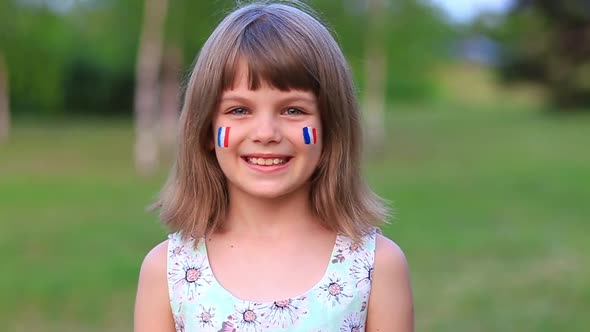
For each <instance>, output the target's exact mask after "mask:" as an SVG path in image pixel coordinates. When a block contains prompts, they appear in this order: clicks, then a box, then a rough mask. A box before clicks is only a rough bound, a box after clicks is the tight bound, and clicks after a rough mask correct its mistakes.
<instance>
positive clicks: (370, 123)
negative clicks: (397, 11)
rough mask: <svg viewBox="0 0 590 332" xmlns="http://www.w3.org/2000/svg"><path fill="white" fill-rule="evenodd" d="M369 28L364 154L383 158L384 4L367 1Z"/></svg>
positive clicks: (385, 95)
mask: <svg viewBox="0 0 590 332" xmlns="http://www.w3.org/2000/svg"><path fill="white" fill-rule="evenodd" d="M366 1H367V7H368V15H369V20H368V21H369V25H368V29H367V35H366V40H367V44H366V57H365V77H366V78H365V97H364V105H363V111H364V114H365V119H366V121H365V122H366V127H367V130H366V131H365V133H366V139H367V142H366V143H367V147H368V149H367V151H368V152H369V154H370V155H371V156H382V155H383V154H382V152H383V147H384V142H385V105H386V103H387V94H386V73H387V58H388V57H387V53H386V51H387V48H386V47H385V44H386V41H387V36H386V18H387V15H386V10H387V7H388V4H387V0H366Z"/></svg>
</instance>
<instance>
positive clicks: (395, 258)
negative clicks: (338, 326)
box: [367, 234, 414, 331]
mask: <svg viewBox="0 0 590 332" xmlns="http://www.w3.org/2000/svg"><path fill="white" fill-rule="evenodd" d="M371 287H372V292H371V297H370V302H369V308H370V309H369V313H368V317H367V319H368V321H367V324H368V326H371V329H375V328H380V327H383V328H384V329H385V330H388V329H389V328H392V327H395V330H396V331H412V330H413V322H414V313H413V299H412V291H411V285H410V276H409V268H408V263H407V261H406V256H405V254H404V252H403V251H402V249H401V248H400V247H399V246H398V245H397V244H396V243H395V242H393V241H392V240H390V239H389V238H387V237H385V236H383V235H382V234H377V235H376V238H375V262H374V274H373V280H372V286H371ZM384 308H387V309H384ZM392 312H394V313H395V314H392Z"/></svg>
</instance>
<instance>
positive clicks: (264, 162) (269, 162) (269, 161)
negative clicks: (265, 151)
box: [243, 157, 291, 166]
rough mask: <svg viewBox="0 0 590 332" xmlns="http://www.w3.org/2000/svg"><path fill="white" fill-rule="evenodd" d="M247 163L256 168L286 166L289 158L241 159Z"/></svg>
mask: <svg viewBox="0 0 590 332" xmlns="http://www.w3.org/2000/svg"><path fill="white" fill-rule="evenodd" d="M243 158H244V160H246V162H247V163H249V164H252V165H258V166H276V165H283V164H286V163H287V162H288V161H289V160H290V159H291V157H243Z"/></svg>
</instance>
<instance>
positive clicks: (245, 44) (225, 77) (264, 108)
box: [135, 2, 413, 332]
mask: <svg viewBox="0 0 590 332" xmlns="http://www.w3.org/2000/svg"><path fill="white" fill-rule="evenodd" d="M298 7H300V6H297V7H294V6H293V5H286V4H279V3H268V2H264V3H254V4H250V5H247V6H244V7H242V8H238V9H236V10H235V11H234V12H232V13H231V14H229V16H227V17H226V18H225V19H224V20H223V21H222V22H221V23H220V25H219V26H218V27H217V28H216V29H215V31H214V32H213V34H212V35H211V36H210V37H209V39H208V40H207V42H206V43H205V45H204V46H203V48H202V50H201V53H200V55H199V56H198V59H197V62H196V64H195V67H194V69H193V72H192V76H191V78H190V81H189V84H188V86H187V91H186V96H185V100H184V108H183V112H182V116H181V124H182V132H181V135H180V147H179V153H178V160H177V162H176V165H175V167H174V171H173V173H172V175H171V176H170V178H169V180H168V182H167V184H166V185H165V187H164V189H163V191H162V193H161V195H160V197H159V200H158V202H157V207H159V208H160V216H161V219H162V221H163V223H164V224H165V225H166V226H167V227H168V228H169V230H170V231H171V235H170V236H169V238H168V240H166V241H164V242H162V243H161V244H159V245H157V246H156V247H155V248H154V249H153V250H152V251H151V252H150V253H149V254H148V255H147V256H146V258H145V260H144V262H143V265H142V267H141V272H140V276H139V285H138V291H137V300H136V307H135V331H137V332H146V331H252V332H253V331H325V332H331V331H400V332H401V331H404V332H405V331H412V330H413V310H412V296H411V291H410V286H409V278H408V269H407V265H406V261H405V258H404V255H403V253H402V251H401V250H400V249H399V247H397V246H396V245H395V244H394V243H393V242H391V241H390V240H389V239H387V238H385V237H383V236H382V235H381V234H380V232H378V231H377V228H376V226H377V225H378V224H380V223H381V222H382V221H383V220H384V219H385V218H386V217H387V209H386V208H385V206H384V204H383V203H382V201H381V200H380V199H379V198H378V197H377V196H376V195H375V194H373V193H372V192H371V191H370V190H369V189H368V188H367V187H366V186H365V185H364V183H363V182H362V180H361V178H360V170H359V164H360V161H359V159H360V144H361V143H360V137H361V133H360V125H359V122H360V120H359V112H358V109H357V103H356V99H355V96H354V88H353V84H352V81H351V75H350V72H349V69H348V65H347V63H346V61H345V59H344V57H343V55H342V53H341V51H340V49H339V47H338V45H337V43H336V42H335V41H334V39H333V38H332V37H331V35H330V33H329V31H328V30H327V29H326V27H324V26H323V25H322V24H321V23H320V22H319V21H318V20H317V19H315V18H314V17H313V16H312V15H311V14H309V11H308V10H307V9H305V10H303V9H300V8H298Z"/></svg>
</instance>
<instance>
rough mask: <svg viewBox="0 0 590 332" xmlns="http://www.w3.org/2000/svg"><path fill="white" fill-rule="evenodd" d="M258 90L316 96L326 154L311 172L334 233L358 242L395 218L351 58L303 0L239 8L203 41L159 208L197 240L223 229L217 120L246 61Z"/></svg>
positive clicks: (316, 198) (314, 197) (317, 203)
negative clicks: (364, 155) (367, 165)
mask: <svg viewBox="0 0 590 332" xmlns="http://www.w3.org/2000/svg"><path fill="white" fill-rule="evenodd" d="M240 60H245V63H247V65H248V79H249V85H250V88H251V89H257V88H258V87H259V86H260V83H261V81H264V82H268V83H269V84H270V85H271V86H274V87H276V88H278V89H281V90H289V89H300V90H308V91H312V92H313V93H315V95H316V97H317V100H318V108H319V110H320V114H321V121H322V128H323V133H322V140H323V151H322V155H321V157H320V161H319V163H318V166H317V169H316V171H315V172H314V174H313V175H312V176H311V179H310V181H311V186H310V188H311V189H310V202H311V206H312V208H313V212H314V213H315V214H316V215H317V216H318V219H320V220H321V222H322V223H323V225H324V226H325V227H327V228H329V229H332V230H335V231H337V232H340V233H343V234H346V235H348V236H350V237H351V238H353V239H355V240H360V239H361V237H362V236H363V235H365V234H367V233H368V232H370V231H371V229H372V227H373V226H376V225H378V224H380V223H382V222H383V221H385V220H386V218H387V217H388V209H387V207H386V206H385V204H384V202H383V200H382V199H380V198H379V197H377V196H376V195H375V194H374V193H373V192H372V191H371V190H370V189H369V188H368V187H367V186H366V185H365V183H364V182H363V180H362V178H361V172H360V159H361V151H360V150H361V124H360V115H359V111H358V106H357V101H356V97H355V90H354V86H353V83H352V77H351V74H350V70H349V68H348V64H347V62H346V60H345V59H344V56H343V54H342V52H341V50H340V48H339V46H338V44H337V43H336V41H335V40H334V38H333V37H332V35H331V34H330V32H329V31H328V29H327V28H326V27H325V26H324V25H322V23H320V22H319V21H318V20H317V19H316V18H314V14H313V12H312V11H311V10H310V9H309V8H306V7H303V6H301V4H300V3H298V2H293V1H291V2H290V3H289V4H283V3H276V2H257V3H251V4H248V5H245V6H243V7H239V8H238V9H236V10H234V11H233V12H231V13H230V14H229V15H228V16H227V17H226V18H225V19H224V20H223V21H222V22H221V23H220V24H219V26H218V27H217V28H216V29H215V31H213V33H212V34H211V36H210V37H209V39H208V40H207V41H206V42H205V44H204V45H203V48H202V49H201V52H200V54H199V56H198V58H197V61H196V64H195V66H194V68H193V71H192V74H191V77H190V80H189V82H188V85H187V88H186V93H185V98H184V104H183V109H182V114H181V117H180V123H181V126H180V127H181V132H180V137H179V138H180V140H179V141H180V142H179V149H178V156H177V161H176V163H175V165H174V167H173V170H172V173H171V175H170V177H169V179H168V181H167V183H166V184H165V186H164V188H163V190H162V191H161V193H160V196H159V198H158V200H157V201H156V203H155V204H154V207H155V208H156V209H159V210H160V219H161V220H162V223H163V224H164V225H166V226H167V227H168V228H169V230H170V231H172V232H178V231H180V232H181V233H182V234H183V236H189V235H192V236H194V237H196V238H199V237H201V236H204V235H206V234H209V233H210V232H213V231H214V230H215V229H217V228H218V227H220V226H222V225H223V222H224V218H225V216H226V213H227V208H228V203H229V197H228V191H227V187H226V179H225V176H224V174H223V172H222V170H221V168H220V167H219V164H218V162H217V159H216V157H215V153H214V151H212V150H211V142H212V138H213V132H212V130H213V129H212V118H213V113H214V111H215V109H216V107H217V106H218V103H219V99H220V96H221V94H222V93H223V91H224V90H226V89H228V88H230V87H231V86H232V85H233V82H234V79H235V74H236V72H237V67H238V61H240Z"/></svg>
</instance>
